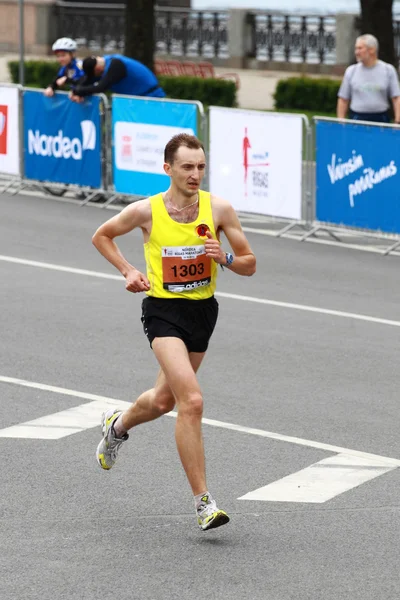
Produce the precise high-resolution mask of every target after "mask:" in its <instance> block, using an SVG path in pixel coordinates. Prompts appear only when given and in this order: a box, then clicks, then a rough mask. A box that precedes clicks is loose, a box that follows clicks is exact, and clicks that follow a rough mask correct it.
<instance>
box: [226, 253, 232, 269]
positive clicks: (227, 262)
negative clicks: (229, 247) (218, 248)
mask: <svg viewBox="0 0 400 600" xmlns="http://www.w3.org/2000/svg"><path fill="white" fill-rule="evenodd" d="M225 257H226V262H225V266H227V267H229V265H231V264H232V263H233V254H231V253H230V252H225Z"/></svg>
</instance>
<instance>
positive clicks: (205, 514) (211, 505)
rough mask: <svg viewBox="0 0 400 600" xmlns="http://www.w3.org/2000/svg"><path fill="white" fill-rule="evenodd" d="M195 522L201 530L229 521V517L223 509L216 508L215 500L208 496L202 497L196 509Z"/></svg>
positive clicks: (213, 527)
mask: <svg viewBox="0 0 400 600" xmlns="http://www.w3.org/2000/svg"><path fill="white" fill-rule="evenodd" d="M196 512H197V523H198V524H199V527H200V529H201V530H202V531H207V530H208V529H215V528H216V527H220V526H221V525H225V523H228V522H229V517H228V515H227V514H226V512H224V511H223V510H220V509H219V508H217V505H216V504H215V501H214V500H212V499H211V498H210V497H209V496H207V495H205V496H203V497H202V499H201V502H200V504H199V505H198V507H197V509H196Z"/></svg>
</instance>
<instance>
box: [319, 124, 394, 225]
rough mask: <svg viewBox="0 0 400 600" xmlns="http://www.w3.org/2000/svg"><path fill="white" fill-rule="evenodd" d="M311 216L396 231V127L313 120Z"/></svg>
mask: <svg viewBox="0 0 400 600" xmlns="http://www.w3.org/2000/svg"><path fill="white" fill-rule="evenodd" d="M316 146H317V154H316V161H317V165H316V183H317V193H316V218H317V220H318V221H322V222H324V223H331V224H335V225H346V226H350V227H359V228H363V229H371V230H379V231H383V232H386V233H400V172H399V166H400V130H399V129H398V128H395V127H393V128H389V127H379V126H374V125H358V124H357V123H354V124H352V123H339V122H337V121H318V120H317V122H316Z"/></svg>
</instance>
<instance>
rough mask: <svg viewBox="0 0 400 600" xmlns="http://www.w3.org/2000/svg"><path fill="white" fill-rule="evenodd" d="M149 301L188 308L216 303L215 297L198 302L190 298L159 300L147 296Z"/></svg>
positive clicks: (155, 297) (198, 300)
mask: <svg viewBox="0 0 400 600" xmlns="http://www.w3.org/2000/svg"><path fill="white" fill-rule="evenodd" d="M145 300H146V301H148V302H149V303H154V304H158V305H160V304H165V305H167V304H168V303H169V304H171V303H174V304H175V303H176V304H177V305H179V304H183V305H187V306H192V305H198V306H202V305H207V304H211V303H212V302H215V296H210V297H209V298H201V299H196V300H194V299H193V300H190V299H189V298H158V297H157V296H146V298H144V300H143V302H144V301H145Z"/></svg>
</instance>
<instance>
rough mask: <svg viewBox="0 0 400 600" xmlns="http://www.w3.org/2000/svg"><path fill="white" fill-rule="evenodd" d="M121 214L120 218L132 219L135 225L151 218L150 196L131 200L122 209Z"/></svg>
mask: <svg viewBox="0 0 400 600" xmlns="http://www.w3.org/2000/svg"><path fill="white" fill-rule="evenodd" d="M121 216H122V218H127V219H133V220H134V221H135V223H136V224H137V225H141V224H142V223H146V222H147V221H149V220H151V204H150V198H144V199H143V200H136V201H135V202H132V203H131V204H129V205H128V206H126V207H125V208H124V209H123V211H122V212H121Z"/></svg>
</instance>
